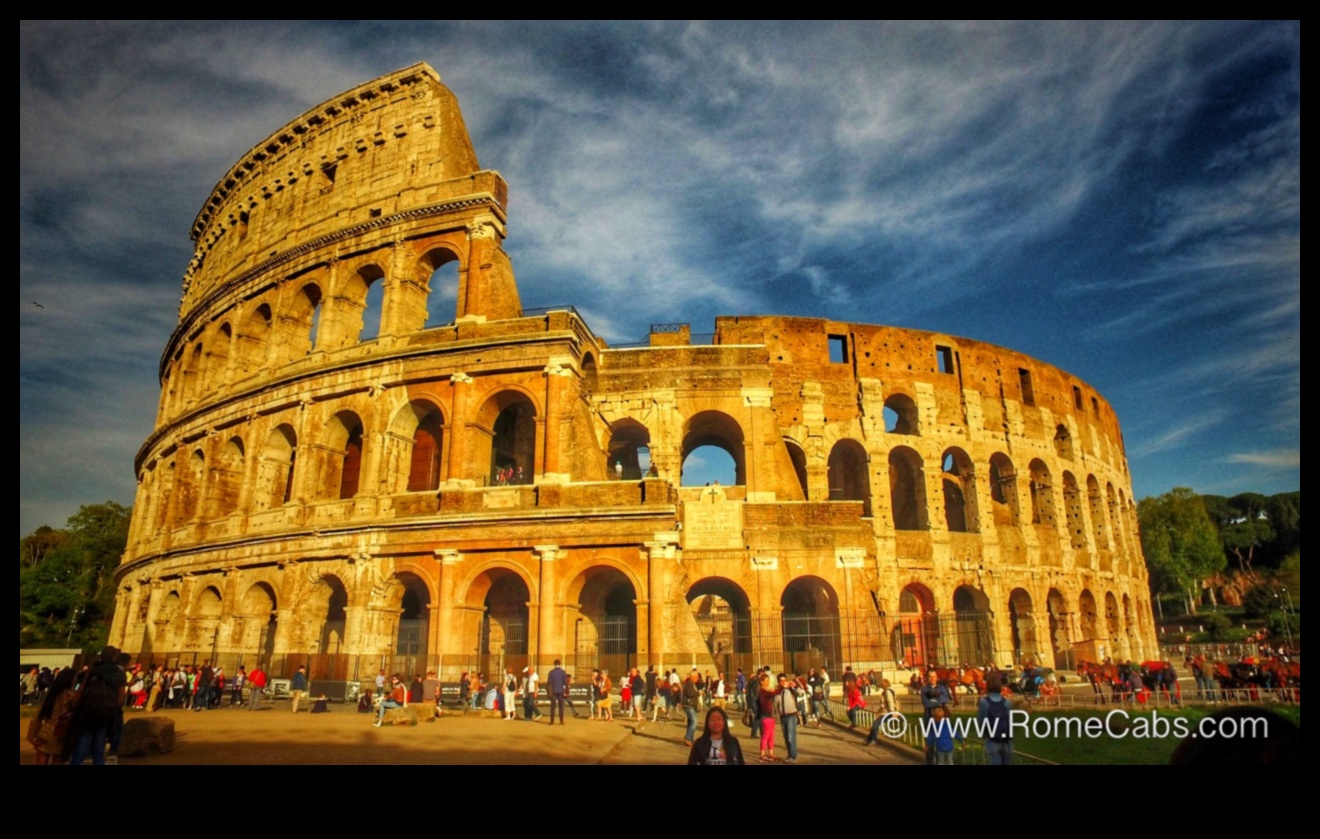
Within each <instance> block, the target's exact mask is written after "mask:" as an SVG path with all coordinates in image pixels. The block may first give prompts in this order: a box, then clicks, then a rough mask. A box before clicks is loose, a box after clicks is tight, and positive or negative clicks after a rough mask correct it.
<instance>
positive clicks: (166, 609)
mask: <svg viewBox="0 0 1320 839" xmlns="http://www.w3.org/2000/svg"><path fill="white" fill-rule="evenodd" d="M183 615H184V613H183V599H182V598H181V597H179V593H178V592H177V591H171V592H169V593H168V594H166V595H165V600H164V601H163V602H162V603H161V604H160V611H158V612H157V613H156V646H157V647H159V648H160V649H162V650H165V651H173V650H175V649H176V648H177V647H178V645H179V642H180V641H181V640H182V638H183Z"/></svg>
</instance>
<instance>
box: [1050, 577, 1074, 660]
mask: <svg viewBox="0 0 1320 839" xmlns="http://www.w3.org/2000/svg"><path fill="white" fill-rule="evenodd" d="M1045 609H1046V611H1048V612H1049V620H1050V647H1051V649H1052V650H1053V651H1054V669H1055V670H1071V669H1073V654H1072V638H1071V637H1070V635H1069V632H1068V606H1067V601H1065V600H1064V599H1063V594H1062V593H1061V592H1060V591H1059V590H1058V589H1057V588H1052V589H1050V591H1049V594H1048V595H1046V597H1045Z"/></svg>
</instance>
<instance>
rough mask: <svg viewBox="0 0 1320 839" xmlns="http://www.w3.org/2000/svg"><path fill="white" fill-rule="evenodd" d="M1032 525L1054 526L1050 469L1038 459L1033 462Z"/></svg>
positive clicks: (1031, 466) (1031, 467) (1052, 487)
mask: <svg viewBox="0 0 1320 839" xmlns="http://www.w3.org/2000/svg"><path fill="white" fill-rule="evenodd" d="M1030 469H1031V523H1032V524H1040V525H1044V526H1046V527H1053V526H1054V486H1053V484H1052V483H1051V478H1050V470H1049V467H1048V466H1046V465H1045V461H1043V460H1041V459H1039V458H1037V459H1035V460H1033V461H1031V464H1030Z"/></svg>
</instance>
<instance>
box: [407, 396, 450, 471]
mask: <svg viewBox="0 0 1320 839" xmlns="http://www.w3.org/2000/svg"><path fill="white" fill-rule="evenodd" d="M411 408H412V410H413V413H414V416H416V417H417V429H416V430H415V431H413V435H412V438H413V444H412V455H411V457H410V458H409V463H408V491H409V492H427V491H431V490H436V489H439V488H440V457H441V452H442V449H443V444H444V418H443V417H442V416H441V415H440V409H438V408H436V407H435V406H433V405H431V404H430V403H428V402H414V403H412V405H411Z"/></svg>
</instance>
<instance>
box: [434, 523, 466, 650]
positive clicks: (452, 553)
mask: <svg viewBox="0 0 1320 839" xmlns="http://www.w3.org/2000/svg"><path fill="white" fill-rule="evenodd" d="M435 561H436V562H437V563H439V566H440V567H439V574H440V599H439V603H438V604H437V609H438V611H439V625H438V627H437V632H436V639H435V643H436V649H435V652H436V654H437V655H439V656H440V657H441V659H440V666H441V667H442V668H443V667H444V656H445V655H446V654H452V653H454V652H455V651H456V650H457V648H458V639H459V638H460V637H461V635H460V633H459V632H458V627H456V626H455V625H454V598H455V596H456V595H455V592H454V587H455V583H457V579H456V578H457V577H458V563H459V562H460V561H461V557H460V556H459V553H458V551H456V550H454V549H453V548H437V549H436V550H435Z"/></svg>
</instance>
